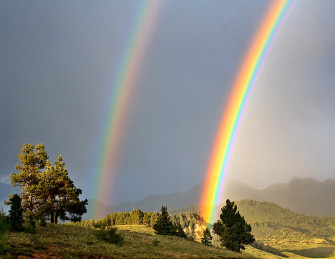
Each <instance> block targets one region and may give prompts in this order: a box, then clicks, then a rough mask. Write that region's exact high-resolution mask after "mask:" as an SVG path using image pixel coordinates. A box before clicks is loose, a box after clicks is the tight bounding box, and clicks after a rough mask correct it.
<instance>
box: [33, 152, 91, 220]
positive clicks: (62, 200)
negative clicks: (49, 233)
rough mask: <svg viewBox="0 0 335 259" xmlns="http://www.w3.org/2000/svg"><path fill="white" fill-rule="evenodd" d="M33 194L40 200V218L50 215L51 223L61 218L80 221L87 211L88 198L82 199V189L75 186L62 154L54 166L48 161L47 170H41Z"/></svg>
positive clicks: (38, 211) (38, 213)
mask: <svg viewBox="0 0 335 259" xmlns="http://www.w3.org/2000/svg"><path fill="white" fill-rule="evenodd" d="M32 189H33V194H34V196H35V197H36V199H37V201H38V205H39V206H38V209H37V215H38V217H39V218H41V217H44V216H46V215H47V216H49V217H50V221H51V223H55V224H57V222H58V218H60V219H61V220H71V221H79V220H80V219H81V216H82V215H83V214H84V213H86V211H87V210H86V205H87V199H86V200H84V201H80V199H79V195H80V194H81V193H82V191H81V189H78V188H76V187H75V185H74V183H73V181H72V180H71V179H70V177H69V175H68V171H67V170H66V165H65V163H64V162H63V158H62V156H59V157H58V159H57V161H55V162H54V166H52V165H51V164H50V163H49V162H48V161H47V162H46V170H45V171H44V172H41V173H40V174H39V177H38V183H37V184H36V185H35V186H34V188H32Z"/></svg>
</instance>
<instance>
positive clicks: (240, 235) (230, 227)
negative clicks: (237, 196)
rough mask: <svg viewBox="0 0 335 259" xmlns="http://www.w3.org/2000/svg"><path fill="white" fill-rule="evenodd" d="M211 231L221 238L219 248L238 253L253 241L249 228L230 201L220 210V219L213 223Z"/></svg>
mask: <svg viewBox="0 0 335 259" xmlns="http://www.w3.org/2000/svg"><path fill="white" fill-rule="evenodd" d="M213 230H214V232H215V233H216V234H218V235H219V236H220V238H221V246H225V247H226V248H227V249H229V250H232V251H236V252H240V251H241V249H243V250H244V249H245V247H244V245H246V244H250V243H252V242H254V241H255V238H254V237H253V235H252V234H251V226H250V225H249V224H247V222H246V221H245V219H244V217H242V216H241V215H240V213H239V212H238V211H237V206H236V205H235V204H234V202H231V201H230V200H227V201H226V205H225V206H224V207H223V208H221V215H220V219H219V220H218V221H217V222H216V223H214V226H213Z"/></svg>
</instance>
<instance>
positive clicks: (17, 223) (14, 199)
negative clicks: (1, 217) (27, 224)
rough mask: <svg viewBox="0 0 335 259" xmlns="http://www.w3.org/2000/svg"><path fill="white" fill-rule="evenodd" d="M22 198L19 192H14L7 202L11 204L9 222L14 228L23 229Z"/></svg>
mask: <svg viewBox="0 0 335 259" xmlns="http://www.w3.org/2000/svg"><path fill="white" fill-rule="evenodd" d="M21 201H22V200H21V198H20V196H19V195H17V194H12V195H11V196H10V198H9V201H8V202H6V204H7V205H10V209H9V224H10V227H11V229H12V230H14V231H21V230H22V229H23V222H24V221H23V208H22V206H21Z"/></svg>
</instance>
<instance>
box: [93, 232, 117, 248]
mask: <svg viewBox="0 0 335 259" xmlns="http://www.w3.org/2000/svg"><path fill="white" fill-rule="evenodd" d="M116 231H117V228H109V229H106V230H104V229H101V230H98V231H97V232H96V233H97V237H98V238H100V239H102V240H104V241H106V242H108V243H110V244H115V245H117V246H122V244H123V237H122V235H121V234H118V233H116Z"/></svg>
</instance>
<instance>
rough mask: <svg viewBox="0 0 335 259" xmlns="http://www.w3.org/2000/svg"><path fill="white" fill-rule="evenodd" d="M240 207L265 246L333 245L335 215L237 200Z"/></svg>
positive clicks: (256, 235)
mask: <svg viewBox="0 0 335 259" xmlns="http://www.w3.org/2000/svg"><path fill="white" fill-rule="evenodd" d="M237 206H238V208H239V211H240V213H241V214H242V215H243V216H245V218H247V220H248V223H250V225H251V227H252V233H253V235H254V236H255V238H256V239H257V240H258V241H260V242H262V243H264V245H267V246H271V247H274V248H276V249H280V250H281V249H284V250H299V249H306V248H314V247H317V246H329V245H334V241H333V240H335V217H318V216H313V215H304V214H298V213H295V212H292V211H290V210H288V209H284V208H281V207H279V206H278V205H276V204H273V203H270V202H259V201H253V200H241V201H238V202H237Z"/></svg>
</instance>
